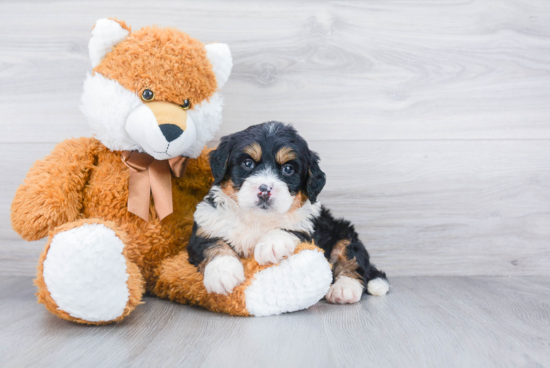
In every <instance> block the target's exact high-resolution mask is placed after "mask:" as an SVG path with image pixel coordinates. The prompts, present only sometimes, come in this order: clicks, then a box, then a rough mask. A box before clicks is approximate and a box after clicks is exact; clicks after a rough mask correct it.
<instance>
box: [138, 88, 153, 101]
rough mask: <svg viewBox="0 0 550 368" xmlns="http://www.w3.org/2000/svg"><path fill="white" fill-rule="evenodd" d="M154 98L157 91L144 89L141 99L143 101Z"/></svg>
mask: <svg viewBox="0 0 550 368" xmlns="http://www.w3.org/2000/svg"><path fill="white" fill-rule="evenodd" d="M153 98H155V93H154V92H153V91H151V90H150V89H146V90H144V91H143V92H142V94H141V99H142V100H143V101H151V100H152V99H153Z"/></svg>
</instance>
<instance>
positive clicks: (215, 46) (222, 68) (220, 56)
mask: <svg viewBox="0 0 550 368" xmlns="http://www.w3.org/2000/svg"><path fill="white" fill-rule="evenodd" d="M204 48H205V49H206V56H207V57H208V60H210V64H212V71H213V72H214V74H215V75H216V82H218V89H221V88H222V87H223V86H224V85H225V82H227V80H228V79H229V75H230V74H231V69H232V68H233V58H232V57H231V51H230V50H229V46H227V45H226V44H225V43H211V44H209V45H206V46H204Z"/></svg>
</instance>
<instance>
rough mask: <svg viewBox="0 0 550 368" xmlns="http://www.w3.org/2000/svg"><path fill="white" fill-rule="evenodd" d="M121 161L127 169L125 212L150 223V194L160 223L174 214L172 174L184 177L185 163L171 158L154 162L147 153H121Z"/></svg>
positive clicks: (182, 159) (182, 160)
mask: <svg viewBox="0 0 550 368" xmlns="http://www.w3.org/2000/svg"><path fill="white" fill-rule="evenodd" d="M121 158H122V162H124V164H125V165H126V166H128V168H129V169H130V183H129V194H128V212H131V213H133V214H134V215H137V216H139V217H141V218H142V219H144V220H145V221H148V220H149V203H150V201H151V193H153V202H154V203H155V209H156V211H157V215H158V217H159V219H160V220H162V219H164V218H165V217H166V216H168V215H169V214H171V213H172V212H173V211H174V208H173V203H172V175H174V176H175V177H177V178H181V177H183V175H185V170H186V169H187V164H188V160H187V158H186V157H174V158H171V159H169V160H162V161H160V160H156V159H155V158H154V157H152V156H151V155H149V154H147V153H143V152H138V151H123V152H122V155H121Z"/></svg>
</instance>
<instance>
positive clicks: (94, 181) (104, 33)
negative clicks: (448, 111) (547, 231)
mask: <svg viewBox="0 0 550 368" xmlns="http://www.w3.org/2000/svg"><path fill="white" fill-rule="evenodd" d="M89 53H90V58H91V61H92V67H93V72H92V74H90V75H88V76H87V79H86V81H85V82H84V93H83V96H82V105H81V109H82V112H83V113H84V115H85V116H86V117H87V119H88V122H89V125H90V127H91V130H92V132H93V134H94V138H79V139H70V140H67V141H64V142H62V143H60V144H58V145H57V146H56V147H55V149H54V150H53V152H52V153H51V155H50V156H48V157H46V158H45V159H43V160H41V161H38V162H36V163H35V165H34V166H33V167H32V168H31V170H30V171H29V173H28V174H27V177H26V179H25V181H24V183H23V184H22V185H21V186H20V187H19V188H18V189H17V192H16V194H15V198H14V200H13V203H12V207H11V222H12V226H13V228H14V229H15V230H16V231H17V232H18V233H19V234H20V235H21V236H22V237H23V238H24V239H26V240H29V241H30V240H37V239H41V238H43V237H46V236H49V238H48V242H47V244H46V247H45V249H44V252H43V253H42V255H41V257H40V261H39V265H38V274H37V278H36V280H35V284H36V285H37V287H38V293H37V296H38V301H39V302H40V303H43V304H44V305H45V306H46V308H47V309H48V310H49V311H50V312H52V313H53V314H55V315H57V316H58V317H61V318H64V319H66V320H69V321H74V322H79V323H87V324H95V325H99V324H106V323H110V322H113V321H120V320H122V319H123V318H125V317H126V316H128V315H129V314H130V313H131V312H132V311H133V310H134V309H135V308H136V307H137V306H138V305H139V304H141V303H142V295H143V294H144V292H145V291H148V292H150V293H152V294H154V295H157V296H159V297H161V298H167V299H170V300H174V301H177V302H180V303H188V304H194V305H200V306H203V307H205V308H208V309H210V310H211V311H215V312H224V313H229V314H232V315H241V316H249V315H254V316H264V315H273V314H279V313H284V312H289V311H296V310H300V309H304V308H307V307H309V306H311V305H313V304H315V303H316V302H317V301H318V300H320V299H321V298H322V297H323V296H324V295H325V293H326V292H327V290H328V288H329V286H330V283H331V282H332V276H331V271H330V266H329V264H328V262H327V261H326V259H325V257H324V256H323V254H322V253H321V251H320V250H319V249H318V248H317V247H315V246H314V245H312V244H307V243H303V244H301V245H299V246H298V247H297V248H296V251H295V253H294V254H293V255H292V256H290V257H289V258H287V259H285V260H283V261H282V262H280V263H279V264H277V265H274V266H260V265H258V264H257V263H256V261H255V260H254V259H253V258H251V259H244V260H243V261H242V262H243V266H244V270H245V277H246V279H245V281H244V282H243V283H242V284H241V285H239V286H238V287H236V288H235V289H234V290H233V292H232V293H230V294H226V295H223V294H208V293H207V292H206V290H205V287H204V285H203V276H202V274H201V273H200V272H199V271H198V269H197V268H196V267H195V266H193V265H191V264H190V263H189V261H188V254H187V251H186V244H187V242H188V240H189V237H190V234H191V230H192V226H193V213H194V211H195V206H196V205H197V203H199V202H200V201H201V200H202V198H203V197H204V196H205V195H206V193H207V191H208V189H209V187H210V185H211V184H212V181H213V179H212V176H211V172H210V167H209V164H208V157H207V154H208V151H207V150H206V149H204V148H203V147H204V146H205V143H206V142H208V141H209V140H211V139H212V138H213V137H214V133H215V132H216V130H217V129H218V127H219V125H220V123H221V110H222V103H223V100H222V97H221V95H220V92H219V90H220V89H221V88H222V87H223V85H224V84H225V82H226V81H227V80H228V78H229V75H230V72H231V68H232V58H231V53H230V51H229V48H228V47H227V45H225V44H221V43H214V44H209V45H206V46H205V45H203V44H202V43H201V42H199V41H197V40H195V39H193V38H191V37H189V36H188V35H187V34H185V33H183V32H181V31H179V30H177V29H174V28H158V27H144V28H142V29H140V30H138V31H135V32H132V31H131V29H130V27H128V26H127V25H126V24H125V23H124V22H123V21H118V20H115V19H101V20H98V21H97V22H96V24H95V26H94V28H93V30H92V37H91V39H90V42H89Z"/></svg>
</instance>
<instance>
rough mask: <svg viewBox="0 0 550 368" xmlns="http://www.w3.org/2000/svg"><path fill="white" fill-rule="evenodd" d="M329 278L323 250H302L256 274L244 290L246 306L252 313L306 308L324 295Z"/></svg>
mask: <svg viewBox="0 0 550 368" xmlns="http://www.w3.org/2000/svg"><path fill="white" fill-rule="evenodd" d="M331 282H332V271H331V269H330V266H329V263H328V261H327V260H326V258H325V256H324V255H323V253H321V252H319V251H317V250H304V251H302V252H300V253H298V254H295V255H293V256H291V257H289V258H287V259H284V260H282V261H281V263H279V264H278V265H276V266H273V267H270V268H267V269H265V270H263V271H260V272H258V273H257V274H256V275H255V279H254V281H252V283H251V285H250V286H249V287H248V288H247V289H246V291H245V294H246V309H247V310H248V312H249V313H250V314H251V315H253V316H271V315H275V314H281V313H286V312H294V311H297V310H302V309H306V308H309V307H311V306H312V305H314V304H315V303H317V302H318V301H319V300H321V298H323V297H324V296H325V294H326V292H327V290H328V289H329V287H330V284H331Z"/></svg>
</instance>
